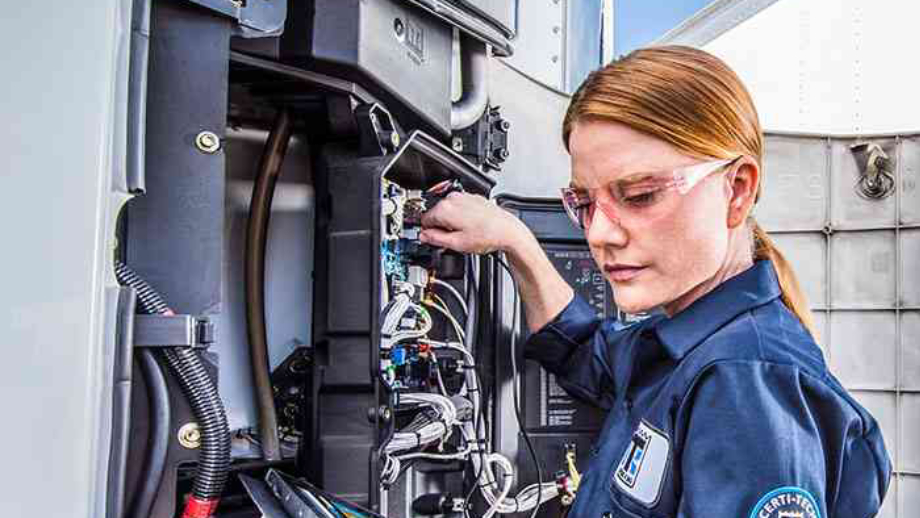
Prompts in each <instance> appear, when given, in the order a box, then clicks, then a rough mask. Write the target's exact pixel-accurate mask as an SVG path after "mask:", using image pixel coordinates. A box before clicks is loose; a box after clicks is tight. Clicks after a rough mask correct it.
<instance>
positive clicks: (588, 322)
mask: <svg viewBox="0 0 920 518" xmlns="http://www.w3.org/2000/svg"><path fill="white" fill-rule="evenodd" d="M602 327H603V321H602V320H601V319H599V318H597V316H596V315H595V310H594V308H592V307H591V306H590V305H589V304H588V303H587V302H585V300H584V299H582V298H581V297H579V296H578V295H575V297H574V298H573V299H572V301H571V302H569V305H568V306H566V308H565V309H563V310H562V312H561V313H559V315H557V316H556V318H554V319H553V320H552V321H550V322H549V323H547V324H546V325H545V326H543V327H542V328H541V329H540V330H539V331H537V332H536V333H534V334H533V335H531V336H530V337H529V338H528V339H527V342H526V343H525V344H524V357H525V358H527V359H531V360H536V361H538V362H540V364H541V365H542V366H543V368H544V369H546V370H547V371H549V372H551V373H553V374H555V375H556V380H557V381H558V383H559V385H560V386H562V388H564V389H565V390H566V391H567V392H568V393H569V394H571V395H572V396H573V397H576V398H578V399H581V400H583V401H585V402H587V403H590V404H593V405H596V406H599V407H602V408H610V407H611V406H612V404H613V397H614V393H613V386H614V384H613V371H612V369H611V367H610V358H609V356H608V354H609V347H608V344H607V340H606V339H605V336H604V333H603V332H602Z"/></svg>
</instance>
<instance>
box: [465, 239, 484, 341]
mask: <svg viewBox="0 0 920 518" xmlns="http://www.w3.org/2000/svg"><path fill="white" fill-rule="evenodd" d="M466 264H467V275H468V276H469V278H468V279H467V286H466V309H467V312H466V322H464V327H465V329H464V330H463V332H464V334H465V335H466V340H465V341H466V343H465V344H463V345H464V346H466V350H467V351H469V352H470V354H473V355H475V354H476V333H477V331H479V308H478V307H477V304H478V302H479V283H480V282H482V279H478V280H477V277H479V276H480V275H479V274H480V272H481V271H482V270H481V269H480V268H478V267H477V266H478V262H477V260H476V259H474V258H473V257H472V256H469V257H467V263H466Z"/></svg>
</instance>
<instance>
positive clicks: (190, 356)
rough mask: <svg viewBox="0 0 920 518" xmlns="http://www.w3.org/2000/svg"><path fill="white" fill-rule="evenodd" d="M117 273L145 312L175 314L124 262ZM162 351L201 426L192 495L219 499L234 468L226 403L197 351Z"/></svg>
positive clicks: (166, 349)
mask: <svg viewBox="0 0 920 518" xmlns="http://www.w3.org/2000/svg"><path fill="white" fill-rule="evenodd" d="M115 276H116V278H117V279H118V282H119V283H121V284H122V285H126V286H131V287H132V288H134V289H135V290H136V291H137V303H138V306H139V307H140V309H141V312H143V313H149V314H163V315H169V314H172V313H173V312H172V310H171V309H169V306H168V305H167V304H166V301H165V300H163V297H161V296H160V294H159V293H157V292H156V291H155V290H154V289H153V288H152V287H151V286H150V285H149V284H147V282H146V281H144V280H143V279H141V278H140V277H139V276H138V275H137V274H136V273H134V272H133V271H132V270H131V269H130V268H128V266H127V265H125V264H124V263H121V262H116V263H115ZM162 351H163V352H162V353H161V354H163V357H164V358H165V359H166V363H167V364H168V365H169V367H170V369H172V371H173V373H174V374H175V375H176V379H177V380H178V382H179V386H180V387H182V392H183V393H184V394H185V397H186V398H188V402H189V405H190V406H191V407H192V413H193V414H194V415H195V420H196V421H197V422H198V426H199V427H200V429H201V447H200V448H199V454H198V467H197V470H196V474H195V480H194V482H193V483H192V495H193V496H194V497H196V498H198V499H200V500H203V501H214V500H217V499H218V498H219V497H220V494H221V493H222V492H223V488H224V484H225V483H226V481H227V476H228V473H229V468H230V427H229V425H228V423H227V413H226V411H225V410H224V404H223V402H222V401H221V400H220V396H219V395H218V393H217V387H215V386H214V382H213V381H212V380H211V377H210V376H209V375H208V372H207V370H206V369H205V367H204V363H203V362H202V361H201V358H200V357H199V356H198V353H197V352H195V351H194V350H192V349H188V348H164V349H163V350H162Z"/></svg>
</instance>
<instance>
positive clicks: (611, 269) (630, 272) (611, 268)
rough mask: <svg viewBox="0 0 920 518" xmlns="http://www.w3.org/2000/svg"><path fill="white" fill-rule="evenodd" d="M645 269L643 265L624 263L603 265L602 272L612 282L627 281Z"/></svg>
mask: <svg viewBox="0 0 920 518" xmlns="http://www.w3.org/2000/svg"><path fill="white" fill-rule="evenodd" d="M643 270H645V266H631V265H624V264H611V265H604V272H605V273H606V274H607V276H608V277H609V278H610V280H611V281H613V282H627V281H630V280H632V279H634V278H636V276H637V275H639V274H640V273H642V271H643Z"/></svg>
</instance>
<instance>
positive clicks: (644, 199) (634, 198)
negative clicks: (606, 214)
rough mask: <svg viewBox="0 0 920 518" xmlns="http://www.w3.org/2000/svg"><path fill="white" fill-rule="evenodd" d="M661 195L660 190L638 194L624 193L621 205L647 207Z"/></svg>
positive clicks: (643, 191) (644, 191)
mask: <svg viewBox="0 0 920 518" xmlns="http://www.w3.org/2000/svg"><path fill="white" fill-rule="evenodd" d="M660 194H661V190H660V189H652V190H642V191H639V192H630V193H625V195H624V196H623V198H622V199H623V203H625V204H626V205H628V206H631V207H647V206H649V205H652V204H654V203H656V202H657V201H658V199H659V195H660Z"/></svg>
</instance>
